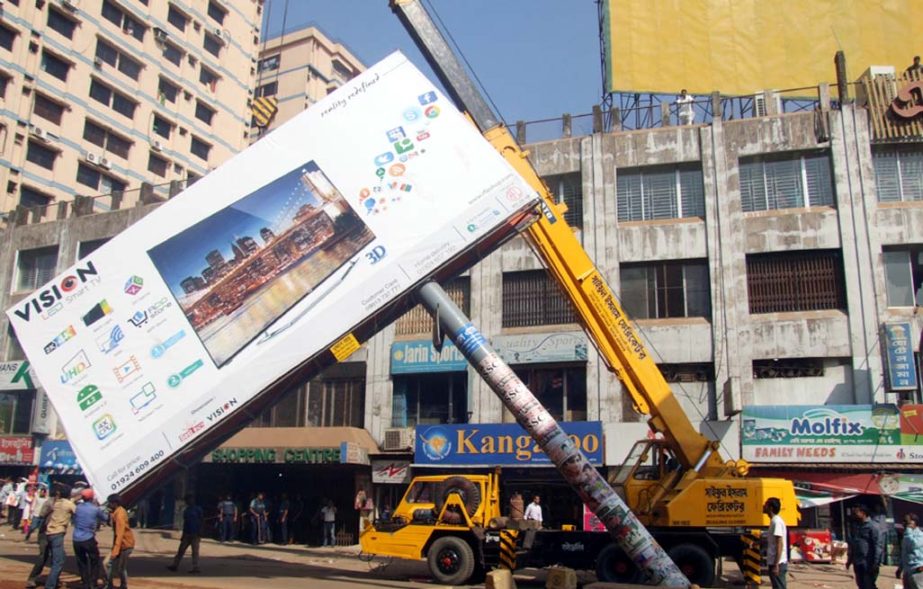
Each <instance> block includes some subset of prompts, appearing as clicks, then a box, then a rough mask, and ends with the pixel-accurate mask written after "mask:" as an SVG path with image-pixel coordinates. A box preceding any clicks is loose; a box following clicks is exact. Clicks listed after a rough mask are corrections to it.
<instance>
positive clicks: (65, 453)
mask: <svg viewBox="0 0 923 589" xmlns="http://www.w3.org/2000/svg"><path fill="white" fill-rule="evenodd" d="M38 465H39V466H40V467H42V468H43V469H46V470H50V471H52V472H54V473H57V474H81V473H82V472H83V469H81V468H80V463H79V462H78V461H77V455H76V454H75V453H74V449H73V448H71V445H70V442H68V441H67V440H45V441H44V442H42V447H41V448H40V458H39V462H38Z"/></svg>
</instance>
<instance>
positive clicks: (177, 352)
mask: <svg viewBox="0 0 923 589" xmlns="http://www.w3.org/2000/svg"><path fill="white" fill-rule="evenodd" d="M537 199H538V197H537V195H536V194H535V193H534V191H532V190H531V189H530V188H529V187H528V186H527V185H526V184H525V182H524V181H523V180H522V179H521V178H520V177H519V176H518V175H517V174H516V173H515V172H514V171H513V169H512V168H511V167H510V166H509V164H507V162H506V161H505V160H504V159H503V158H502V157H500V155H499V154H497V152H496V151H495V150H494V149H493V148H492V147H491V146H490V145H489V144H488V143H487V142H486V141H485V140H484V139H483V137H481V135H480V134H479V133H478V132H477V131H476V130H475V128H474V127H473V126H472V125H471V124H470V123H469V122H468V121H467V120H466V119H465V117H464V116H463V115H462V114H461V113H459V112H458V111H457V110H456V109H455V108H454V106H453V105H452V104H451V103H450V102H449V101H448V100H447V99H446V98H445V97H444V96H443V95H442V94H441V93H440V92H439V91H438V90H437V89H436V87H435V86H434V85H433V84H432V83H431V82H430V81H429V80H427V79H426V77H425V76H423V75H422V74H421V73H420V72H419V71H418V70H417V69H416V68H415V67H414V66H413V65H412V64H411V63H410V62H409V61H407V59H406V58H405V57H404V56H403V55H401V54H399V53H395V54H393V55H391V56H390V57H388V58H387V59H385V60H384V61H382V62H381V63H379V64H377V65H376V66H374V67H372V68H370V69H369V70H367V71H366V72H364V73H363V74H362V75H360V76H359V77H357V78H355V79H353V80H351V81H350V82H349V83H347V84H346V85H344V86H343V87H342V88H340V89H339V90H337V91H336V92H334V93H332V94H330V95H329V96H327V97H326V98H325V99H324V100H322V101H320V102H318V103H317V104H315V105H314V106H312V107H311V108H310V109H308V110H307V111H305V112H304V113H302V114H301V115H299V116H297V117H296V118H294V119H292V120H291V121H289V122H288V123H286V124H285V125H283V126H281V127H279V128H278V129H276V130H275V131H273V132H272V133H270V134H269V135H267V136H266V137H264V138H263V139H261V140H260V141H259V142H257V143H256V144H254V145H253V146H251V147H250V148H248V149H247V150H245V151H243V152H242V153H240V154H239V155H237V156H236V157H234V158H233V159H231V160H230V161H229V162H227V163H226V164H224V165H222V166H221V167H219V168H218V169H216V170H215V171H213V172H212V173H210V174H209V175H208V176H206V177H204V178H202V179H201V180H200V181H198V182H197V183H195V184H194V185H193V186H191V187H190V188H189V189H188V190H186V191H185V192H183V193H182V194H180V195H178V196H177V197H176V198H174V199H172V200H170V201H169V202H167V203H165V204H163V205H162V206H161V207H159V208H158V209H157V210H155V211H153V212H152V213H150V214H149V215H147V216H146V217H144V218H143V219H141V220H140V221H138V222H137V223H135V224H134V225H132V226H131V227H130V228H128V229H127V230H125V231H124V232H123V233H121V234H119V235H118V236H116V237H114V238H113V239H112V240H111V241H109V242H108V243H107V244H106V245H104V246H103V247H101V248H100V249H98V250H96V251H94V252H93V253H92V254H91V255H90V256H88V257H86V258H84V259H83V260H80V261H79V262H78V263H77V264H76V265H75V266H73V267H71V268H70V269H68V270H67V271H66V272H64V273H63V274H62V275H60V276H58V277H56V278H55V279H54V280H53V281H51V282H50V283H48V284H46V285H44V286H43V287H42V288H40V289H39V290H38V291H37V292H35V293H33V294H32V295H30V296H28V297H26V298H24V299H22V300H21V301H19V302H18V303H16V304H15V305H14V306H13V307H12V308H10V309H9V310H8V311H7V315H8V317H9V319H10V322H11V324H12V326H13V328H14V329H15V330H16V335H17V337H18V339H19V341H20V343H21V345H22V347H23V349H24V350H25V351H26V354H27V355H28V356H29V358H30V360H31V362H32V366H33V369H34V372H35V374H36V375H37V377H38V380H39V381H40V382H41V384H42V386H43V387H44V388H45V389H46V391H47V394H48V396H49V398H50V399H51V401H52V403H53V405H54V407H55V409H56V411H57V413H58V415H59V416H60V418H61V420H62V423H63V425H64V428H65V429H66V432H67V436H68V439H69V440H70V442H71V445H72V446H73V448H74V450H75V452H76V454H77V456H78V458H79V462H80V464H81V465H82V466H83V467H84V470H85V472H86V475H87V476H88V478H89V479H90V481H91V482H92V483H93V484H94V485H95V486H96V487H97V488H99V489H102V490H105V491H106V492H115V491H123V490H126V489H130V488H132V487H133V486H134V485H136V484H137V483H138V482H139V481H140V480H141V479H143V478H145V477H146V476H147V475H148V473H150V472H151V471H153V470H156V469H158V468H160V467H161V466H163V465H164V464H165V463H166V462H167V461H168V459H170V457H171V456H174V455H177V454H178V453H181V452H183V451H184V450H186V449H188V448H189V447H190V446H191V445H193V444H195V443H196V440H199V439H205V440H207V439H210V438H208V437H205V436H210V435H211V433H216V432H217V433H220V432H221V429H220V428H221V424H222V423H223V422H224V423H225V424H232V423H236V421H235V422H232V421H228V420H229V419H230V418H231V417H233V416H235V414H236V413H237V412H238V411H239V410H240V409H241V408H242V407H244V406H245V405H246V404H247V403H248V402H251V401H253V400H254V399H257V398H258V397H260V395H261V394H263V392H264V391H265V390H267V387H271V386H274V384H275V383H277V382H278V381H279V380H280V378H281V377H283V376H284V375H287V374H290V373H291V372H292V371H293V370H294V369H295V368H297V367H299V366H302V365H303V364H304V363H305V362H306V360H307V359H310V358H312V357H314V356H317V355H318V354H320V353H322V352H324V351H325V350H327V349H328V348H330V346H331V345H332V344H334V343H335V342H337V341H338V340H340V339H341V338H342V337H343V336H344V335H345V334H348V333H350V332H351V331H352V330H353V329H354V328H355V327H356V326H357V325H360V324H363V322H367V321H369V320H370V319H369V318H371V317H374V316H375V314H376V313H378V312H380V311H382V310H383V309H385V308H386V307H387V306H388V305H389V304H392V303H394V302H395V301H398V300H399V299H401V298H402V297H404V296H406V295H407V294H408V293H410V292H411V291H412V290H413V288H414V287H415V286H416V285H417V284H419V283H420V282H421V281H422V280H424V279H426V278H427V277H429V276H432V275H433V274H434V273H436V272H438V271H439V270H440V269H442V268H444V267H446V265H447V264H454V263H455V262H456V261H457V260H459V259H464V257H465V256H467V257H471V256H472V255H473V254H472V253H471V252H474V251H476V248H482V247H484V246H485V244H487V243H494V240H495V239H496V237H497V235H499V234H500V233H504V232H512V230H511V229H510V220H511V219H515V218H516V217H517V216H519V215H521V214H522V213H523V212H524V211H528V210H530V209H533V208H534V207H535V205H536V204H537V202H538V200H537ZM477 251H480V249H477ZM210 432H211V433H210Z"/></svg>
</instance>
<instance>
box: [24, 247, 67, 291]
mask: <svg viewBox="0 0 923 589" xmlns="http://www.w3.org/2000/svg"><path fill="white" fill-rule="evenodd" d="M57 265H58V246H56V245H52V246H48V247H40V248H36V249H31V250H20V252H19V256H18V260H17V264H16V274H17V278H16V292H24V291H26V292H27V291H32V290H35V289H36V288H38V287H40V286H42V285H43V284H45V283H46V282H48V281H49V280H51V279H52V278H54V276H55V267H56V266H57Z"/></svg>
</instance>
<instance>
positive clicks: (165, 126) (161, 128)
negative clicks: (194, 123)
mask: <svg viewBox="0 0 923 589" xmlns="http://www.w3.org/2000/svg"><path fill="white" fill-rule="evenodd" d="M152 129H153V131H154V133H157V134H158V135H160V136H161V137H163V138H164V139H169V138H170V135H171V133H172V132H173V125H172V124H171V123H170V121H168V120H166V119H164V118H162V117H160V116H158V115H154V124H153V126H152Z"/></svg>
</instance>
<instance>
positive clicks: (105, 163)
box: [99, 155, 112, 170]
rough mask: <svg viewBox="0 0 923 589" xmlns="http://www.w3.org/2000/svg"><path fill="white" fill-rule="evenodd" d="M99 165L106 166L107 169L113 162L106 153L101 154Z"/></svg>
mask: <svg viewBox="0 0 923 589" xmlns="http://www.w3.org/2000/svg"><path fill="white" fill-rule="evenodd" d="M99 167H101V168H106V169H107V170H108V169H109V168H111V167H112V162H110V161H109V158H107V157H106V156H104V155H101V156H99Z"/></svg>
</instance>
